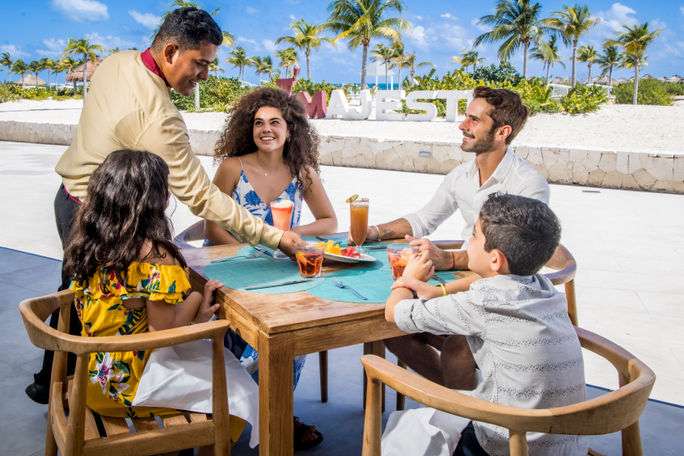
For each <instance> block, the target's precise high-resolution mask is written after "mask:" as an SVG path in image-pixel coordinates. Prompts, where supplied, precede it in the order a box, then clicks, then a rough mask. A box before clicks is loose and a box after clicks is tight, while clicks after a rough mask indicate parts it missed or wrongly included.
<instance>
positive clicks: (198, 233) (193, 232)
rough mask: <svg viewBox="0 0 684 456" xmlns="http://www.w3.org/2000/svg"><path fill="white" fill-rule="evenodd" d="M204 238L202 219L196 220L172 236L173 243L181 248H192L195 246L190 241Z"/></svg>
mask: <svg viewBox="0 0 684 456" xmlns="http://www.w3.org/2000/svg"><path fill="white" fill-rule="evenodd" d="M202 239H204V220H198V221H197V222H195V223H193V224H192V225H190V226H189V227H187V228H186V229H184V230H183V231H181V232H180V233H179V234H178V236H176V237H175V238H173V243H174V244H176V246H178V247H179V248H181V249H192V248H194V247H195V246H194V245H192V244H190V242H192V241H199V240H202Z"/></svg>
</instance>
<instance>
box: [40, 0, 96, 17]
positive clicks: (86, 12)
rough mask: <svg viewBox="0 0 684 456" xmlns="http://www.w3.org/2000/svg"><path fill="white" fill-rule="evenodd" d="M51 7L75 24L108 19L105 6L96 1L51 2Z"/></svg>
mask: <svg viewBox="0 0 684 456" xmlns="http://www.w3.org/2000/svg"><path fill="white" fill-rule="evenodd" d="M52 7H53V8H54V9H56V10H57V11H59V12H60V13H62V14H63V15H64V16H66V17H68V18H69V19H71V20H74V21H77V22H85V21H90V22H96V21H106V20H107V19H109V13H108V12H107V5H105V4H103V3H100V2H98V1H96V0H52Z"/></svg>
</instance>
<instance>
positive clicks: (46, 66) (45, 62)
mask: <svg viewBox="0 0 684 456" xmlns="http://www.w3.org/2000/svg"><path fill="white" fill-rule="evenodd" d="M38 64H39V65H40V69H41V70H47V72H48V77H47V86H48V88H50V72H51V71H52V64H53V62H52V60H51V59H48V58H45V57H43V58H42V59H40V60H39V61H38Z"/></svg>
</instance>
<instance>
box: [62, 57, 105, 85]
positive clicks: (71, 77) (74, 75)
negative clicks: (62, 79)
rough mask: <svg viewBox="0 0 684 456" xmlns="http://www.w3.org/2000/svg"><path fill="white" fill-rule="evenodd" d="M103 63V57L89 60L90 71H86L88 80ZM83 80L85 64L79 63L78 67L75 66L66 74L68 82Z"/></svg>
mask: <svg viewBox="0 0 684 456" xmlns="http://www.w3.org/2000/svg"><path fill="white" fill-rule="evenodd" d="M101 63H102V59H100V58H98V59H97V60H95V62H88V72H87V73H86V77H87V78H88V81H90V78H92V77H93V73H94V72H95V70H97V67H98V66H100V64H101ZM81 81H83V65H79V66H78V67H76V68H74V69H73V70H71V72H70V73H68V74H67V75H66V82H81Z"/></svg>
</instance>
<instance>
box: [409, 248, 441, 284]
mask: <svg viewBox="0 0 684 456" xmlns="http://www.w3.org/2000/svg"><path fill="white" fill-rule="evenodd" d="M434 273H435V268H434V266H433V265H432V260H430V255H429V253H428V252H427V251H426V250H423V251H421V252H419V253H417V254H416V255H414V256H413V257H411V259H410V260H409V261H408V264H406V268H404V273H403V274H402V276H403V277H412V278H414V279H418V280H422V281H423V282H427V280H428V279H429V278H430V277H432V276H433V275H434Z"/></svg>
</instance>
